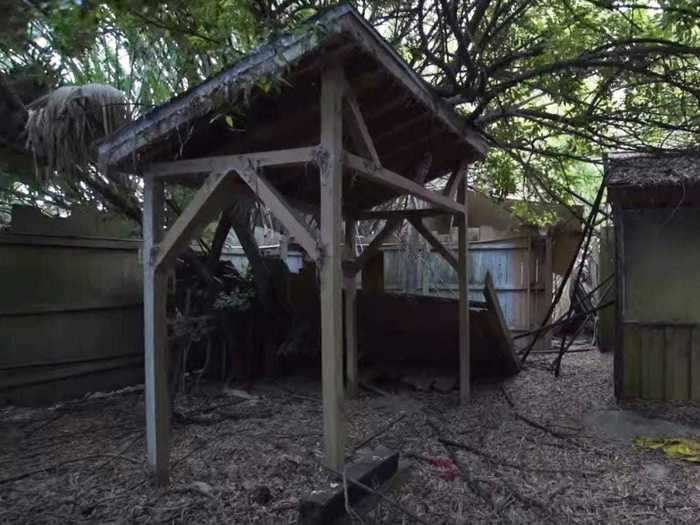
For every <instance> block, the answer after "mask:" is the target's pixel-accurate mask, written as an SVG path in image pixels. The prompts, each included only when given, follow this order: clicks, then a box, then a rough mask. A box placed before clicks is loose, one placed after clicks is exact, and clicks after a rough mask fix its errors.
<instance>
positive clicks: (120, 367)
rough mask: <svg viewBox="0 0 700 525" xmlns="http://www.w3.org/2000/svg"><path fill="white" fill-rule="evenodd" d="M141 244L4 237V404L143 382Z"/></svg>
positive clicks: (0, 239)
mask: <svg viewBox="0 0 700 525" xmlns="http://www.w3.org/2000/svg"><path fill="white" fill-rule="evenodd" d="M140 246H141V242H140V241H129V240H116V239H102V238H86V237H74V236H49V235H31V234H19V233H1V234H0V290H2V293H0V404H2V403H3V402H5V403H6V402H12V403H27V404H31V403H42V402H50V401H57V400H60V399H65V398H69V397H75V396H77V395H81V394H83V393H85V392H88V391H94V390H102V391H104V390H108V389H114V388H118V387H120V386H124V385H126V384H130V383H135V382H142V381H143V305H142V272H143V270H142V267H141V265H140V264H139V262H138V249H139V247H140Z"/></svg>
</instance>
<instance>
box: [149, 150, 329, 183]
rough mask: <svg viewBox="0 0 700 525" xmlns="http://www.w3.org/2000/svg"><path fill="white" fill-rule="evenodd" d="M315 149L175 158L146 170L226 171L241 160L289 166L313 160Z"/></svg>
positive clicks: (175, 172) (156, 172)
mask: <svg viewBox="0 0 700 525" xmlns="http://www.w3.org/2000/svg"><path fill="white" fill-rule="evenodd" d="M316 150H317V146H309V147H303V148H291V149H281V150H276V151H261V152H255V153H246V154H242V155H220V156H216V157H201V158H198V159H184V160H175V161H172V162H157V163H154V164H151V165H149V166H148V167H147V168H146V171H148V173H149V174H150V175H152V176H155V177H167V176H174V175H190V174H195V173H210V172H212V171H226V170H228V169H231V167H232V166H239V165H240V163H241V162H245V163H246V164H252V165H253V166H256V167H261V168H262V167H266V166H268V167H269V166H289V165H293V164H305V163H307V162H311V161H313V160H314V156H315V153H316Z"/></svg>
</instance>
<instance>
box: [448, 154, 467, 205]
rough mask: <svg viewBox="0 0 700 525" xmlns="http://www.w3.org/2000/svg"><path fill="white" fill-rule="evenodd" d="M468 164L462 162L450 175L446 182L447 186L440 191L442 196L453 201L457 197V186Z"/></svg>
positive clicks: (464, 161)
mask: <svg viewBox="0 0 700 525" xmlns="http://www.w3.org/2000/svg"><path fill="white" fill-rule="evenodd" d="M468 167H469V163H468V162H467V161H466V160H462V161H461V162H460V163H459V166H457V169H455V170H454V171H453V172H452V173H451V174H450V178H449V179H448V180H447V184H446V185H445V187H444V188H443V189H442V194H443V195H444V196H445V197H449V198H450V199H455V198H456V197H457V190H458V189H459V184H460V182H462V180H463V179H464V173H465V172H466V171H467V168H468Z"/></svg>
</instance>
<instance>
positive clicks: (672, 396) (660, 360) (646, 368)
mask: <svg viewBox="0 0 700 525" xmlns="http://www.w3.org/2000/svg"><path fill="white" fill-rule="evenodd" d="M623 330H624V363H625V371H624V378H623V395H624V397H626V398H641V399H649V400H667V401H682V400H688V399H692V400H694V401H700V325H682V324H676V325H663V324H650V323H624V325H623Z"/></svg>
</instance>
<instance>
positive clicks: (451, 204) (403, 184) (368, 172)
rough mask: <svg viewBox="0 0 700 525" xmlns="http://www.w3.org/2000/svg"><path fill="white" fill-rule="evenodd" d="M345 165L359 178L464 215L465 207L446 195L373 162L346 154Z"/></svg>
mask: <svg viewBox="0 0 700 525" xmlns="http://www.w3.org/2000/svg"><path fill="white" fill-rule="evenodd" d="M345 165H346V167H347V168H349V169H351V170H353V171H355V172H356V173H357V174H358V175H359V176H361V177H364V178H366V179H368V180H371V181H374V182H376V183H377V184H381V185H383V186H387V187H389V188H391V189H393V190H397V191H399V192H401V193H404V194H405V193H408V194H409V195H413V196H414V197H417V198H419V199H421V200H424V201H426V202H429V203H431V204H432V205H434V206H437V207H438V208H440V209H443V210H446V211H449V212H453V213H464V206H462V205H461V204H459V203H457V202H455V201H454V200H452V199H450V198H448V197H445V196H444V195H442V194H440V193H438V192H435V191H431V190H429V189H427V188H426V187H424V186H421V185H420V184H417V183H415V182H413V181H412V180H411V179H408V178H406V177H402V176H401V175H399V174H398V173H396V172H393V171H391V170H388V169H386V168H381V167H378V166H377V165H376V164H374V163H373V162H372V161H371V160H368V159H363V158H362V157H359V156H357V155H353V154H352V153H348V152H347V151H346V152H345Z"/></svg>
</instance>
